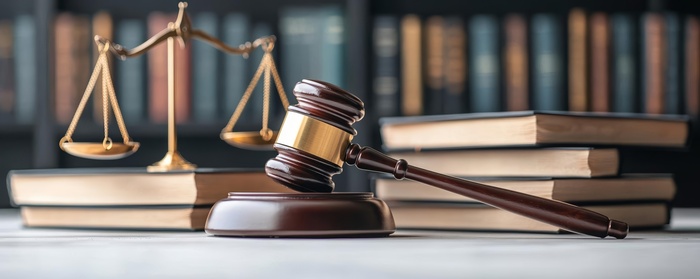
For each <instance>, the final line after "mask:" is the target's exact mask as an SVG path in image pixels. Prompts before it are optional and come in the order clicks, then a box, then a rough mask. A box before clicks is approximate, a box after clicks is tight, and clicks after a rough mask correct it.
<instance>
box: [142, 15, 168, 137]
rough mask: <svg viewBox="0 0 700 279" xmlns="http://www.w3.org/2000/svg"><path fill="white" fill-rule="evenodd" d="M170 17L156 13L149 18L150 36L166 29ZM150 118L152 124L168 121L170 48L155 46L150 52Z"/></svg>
mask: <svg viewBox="0 0 700 279" xmlns="http://www.w3.org/2000/svg"><path fill="white" fill-rule="evenodd" d="M169 21H170V17H168V16H167V15H165V14H163V13H160V12H154V13H151V14H150V15H149V16H148V36H149V37H150V36H153V35H155V34H157V33H158V32H160V31H161V30H163V29H164V28H166V27H167V26H168V22H169ZM147 56H148V118H149V120H150V121H151V122H152V123H165V122H166V121H167V120H168V46H167V43H161V44H158V45H155V46H154V47H153V48H151V50H150V51H148V54H147Z"/></svg>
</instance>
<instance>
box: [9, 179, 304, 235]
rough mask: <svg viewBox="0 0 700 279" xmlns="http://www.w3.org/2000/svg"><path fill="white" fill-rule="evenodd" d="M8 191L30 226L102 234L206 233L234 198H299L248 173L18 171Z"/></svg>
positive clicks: (26, 223)
mask: <svg viewBox="0 0 700 279" xmlns="http://www.w3.org/2000/svg"><path fill="white" fill-rule="evenodd" d="M7 185H8V187H9V190H10V196H11V198H12V202H13V204H14V205H16V206H19V207H20V208H21V213H22V220H23V223H24V225H25V226H29V227H66V228H102V229H158V230H201V229H203V228H204V225H205V223H206V219H207V216H208V214H209V209H211V206H212V205H213V204H214V203H215V202H216V201H218V200H220V199H223V198H225V197H226V196H227V194H228V193H229V192H280V193H291V192H294V191H292V190H290V189H288V188H287V187H284V186H282V185H280V184H277V183H275V182H274V181H272V179H270V178H268V177H267V175H266V174H265V172H264V171H262V170H246V169H197V170H196V171H181V172H167V173H149V172H146V169H145V168H112V169H97V168H93V169H46V170H38V169H37V170H14V171H11V172H10V173H9V174H8V176H7Z"/></svg>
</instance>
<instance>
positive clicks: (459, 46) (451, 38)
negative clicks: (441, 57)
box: [443, 17, 467, 114]
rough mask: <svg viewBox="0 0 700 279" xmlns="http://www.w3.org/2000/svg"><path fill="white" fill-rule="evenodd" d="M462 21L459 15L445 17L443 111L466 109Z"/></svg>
mask: <svg viewBox="0 0 700 279" xmlns="http://www.w3.org/2000/svg"><path fill="white" fill-rule="evenodd" d="M466 36H467V35H466V32H465V30H464V22H463V21H462V19H461V18H459V17H447V18H445V92H444V94H443V97H444V98H443V112H444V113H448V114H452V113H461V112H464V111H466V109H465V105H464V103H465V102H464V95H465V93H464V90H465V88H466V79H467V65H466V64H467V54H466V50H467V46H466Z"/></svg>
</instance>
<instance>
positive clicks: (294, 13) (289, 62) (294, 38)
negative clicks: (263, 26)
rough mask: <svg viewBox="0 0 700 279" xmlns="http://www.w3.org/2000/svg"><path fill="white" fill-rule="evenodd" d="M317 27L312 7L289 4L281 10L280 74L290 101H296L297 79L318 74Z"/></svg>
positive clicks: (292, 102)
mask: <svg viewBox="0 0 700 279" xmlns="http://www.w3.org/2000/svg"><path fill="white" fill-rule="evenodd" d="M317 27H318V26H317V24H315V22H314V17H313V10H312V9H307V8H287V9H284V10H283V11H282V12H281V15H280V24H279V30H280V48H281V49H280V55H281V60H282V61H281V65H280V70H281V72H280V75H281V78H282V83H283V84H284V89H285V91H286V92H287V98H288V99H289V102H290V103H291V104H294V103H296V101H295V98H294V95H293V94H292V90H293V89H294V86H295V85H296V83H297V82H299V81H301V80H302V79H305V78H319V77H318V76H314V74H313V73H314V72H317V71H318V70H319V69H318V66H316V65H315V64H314V63H313V62H314V61H313V60H314V57H316V58H317V57H318V53H319V52H318V49H317V47H318V46H317V45H315V38H314V36H315V35H316V33H317V32H316V31H315V30H316V28H317ZM316 60H318V59H316Z"/></svg>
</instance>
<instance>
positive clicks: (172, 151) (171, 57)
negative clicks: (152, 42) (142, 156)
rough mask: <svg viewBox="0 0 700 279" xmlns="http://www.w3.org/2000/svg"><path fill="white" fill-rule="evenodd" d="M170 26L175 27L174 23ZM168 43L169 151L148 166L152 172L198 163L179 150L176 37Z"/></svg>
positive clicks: (181, 167)
mask: <svg viewBox="0 0 700 279" xmlns="http://www.w3.org/2000/svg"><path fill="white" fill-rule="evenodd" d="M169 27H171V28H172V27H173V26H172V24H171V26H169ZM167 44H168V153H166V154H165V157H163V159H161V160H160V161H158V162H156V163H154V164H153V165H150V166H148V168H147V169H148V171H150V172H165V171H173V170H194V169H195V168H197V165H195V164H192V163H190V162H188V161H187V160H185V158H183V157H182V155H180V152H178V151H177V125H175V91H176V88H175V63H176V62H175V39H173V38H172V37H169V38H168V40H167Z"/></svg>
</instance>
